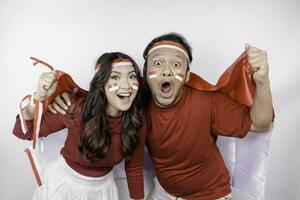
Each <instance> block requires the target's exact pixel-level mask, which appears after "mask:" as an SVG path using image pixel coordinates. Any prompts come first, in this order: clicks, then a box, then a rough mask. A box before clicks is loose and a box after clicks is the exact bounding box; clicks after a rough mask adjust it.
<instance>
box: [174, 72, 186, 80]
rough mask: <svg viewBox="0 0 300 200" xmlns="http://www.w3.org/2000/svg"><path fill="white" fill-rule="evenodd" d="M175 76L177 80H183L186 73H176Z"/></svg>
mask: <svg viewBox="0 0 300 200" xmlns="http://www.w3.org/2000/svg"><path fill="white" fill-rule="evenodd" d="M175 78H176V79H177V80H179V81H181V82H182V81H183V79H184V74H183V73H177V74H176V75H175Z"/></svg>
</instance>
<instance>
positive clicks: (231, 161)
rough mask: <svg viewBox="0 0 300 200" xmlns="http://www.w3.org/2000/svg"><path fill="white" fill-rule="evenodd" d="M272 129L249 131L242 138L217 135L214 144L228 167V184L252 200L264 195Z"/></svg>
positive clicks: (263, 197)
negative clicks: (258, 131) (229, 178)
mask: <svg viewBox="0 0 300 200" xmlns="http://www.w3.org/2000/svg"><path fill="white" fill-rule="evenodd" d="M272 129H273V128H270V130H269V131H267V132H264V133H253V132H249V133H248V135H247V136H246V137H245V138H242V139H239V138H228V137H219V138H218V146H219V149H220V151H221V153H222V156H223V159H224V161H225V164H226V166H227V168H228V170H229V173H230V176H231V181H232V187H233V188H236V189H238V190H239V191H241V192H243V193H245V194H247V195H248V196H250V197H251V198H253V199H255V200H264V199H265V185H266V169H267V159H268V155H269V149H270V142H271V133H272Z"/></svg>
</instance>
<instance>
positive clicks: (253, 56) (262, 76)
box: [245, 44, 269, 84]
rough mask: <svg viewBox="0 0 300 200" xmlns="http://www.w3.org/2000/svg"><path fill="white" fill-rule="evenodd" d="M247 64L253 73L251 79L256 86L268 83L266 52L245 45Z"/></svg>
mask: <svg viewBox="0 0 300 200" xmlns="http://www.w3.org/2000/svg"><path fill="white" fill-rule="evenodd" d="M245 49H246V52H247V56H248V62H249V64H250V65H251V68H252V69H253V71H254V74H253V79H254V80H255V83H256V84H266V82H267V81H268V74H269V66H268V59H267V52H265V51H263V50H261V49H258V48H256V47H253V46H250V45H249V44H246V45H245Z"/></svg>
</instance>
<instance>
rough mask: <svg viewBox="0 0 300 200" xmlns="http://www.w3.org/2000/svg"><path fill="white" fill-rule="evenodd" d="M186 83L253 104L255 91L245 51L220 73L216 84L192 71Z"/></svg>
mask: <svg viewBox="0 0 300 200" xmlns="http://www.w3.org/2000/svg"><path fill="white" fill-rule="evenodd" d="M186 85H187V86H189V87H192V88H195V89H199V90H202V91H221V92H223V93H224V94H226V95H228V96H229V97H230V98H232V99H234V100H236V101H238V102H240V103H242V104H244V105H247V106H251V105H252V104H253V100H254V96H255V91H256V86H255V82H254V80H253V70H252V69H251V66H250V64H249V63H248V59H247V54H246V52H243V53H242V54H241V55H240V57H239V58H238V59H237V60H236V61H235V62H234V63H233V64H232V65H231V66H230V67H229V68H228V69H227V70H226V71H225V72H224V73H223V74H222V75H221V77H220V78H219V80H218V82H217V84H216V85H212V84H210V83H208V82H206V81H205V80H204V79H202V78H201V77H200V76H198V75H196V74H193V73H191V76H190V80H189V81H188V82H187V83H186Z"/></svg>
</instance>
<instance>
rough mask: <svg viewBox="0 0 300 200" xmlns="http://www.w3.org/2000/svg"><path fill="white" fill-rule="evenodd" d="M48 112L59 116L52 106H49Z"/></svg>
mask: <svg viewBox="0 0 300 200" xmlns="http://www.w3.org/2000/svg"><path fill="white" fill-rule="evenodd" d="M48 110H49V111H50V112H52V113H54V114H57V112H56V110H55V109H54V108H53V106H52V105H49V106H48Z"/></svg>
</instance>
